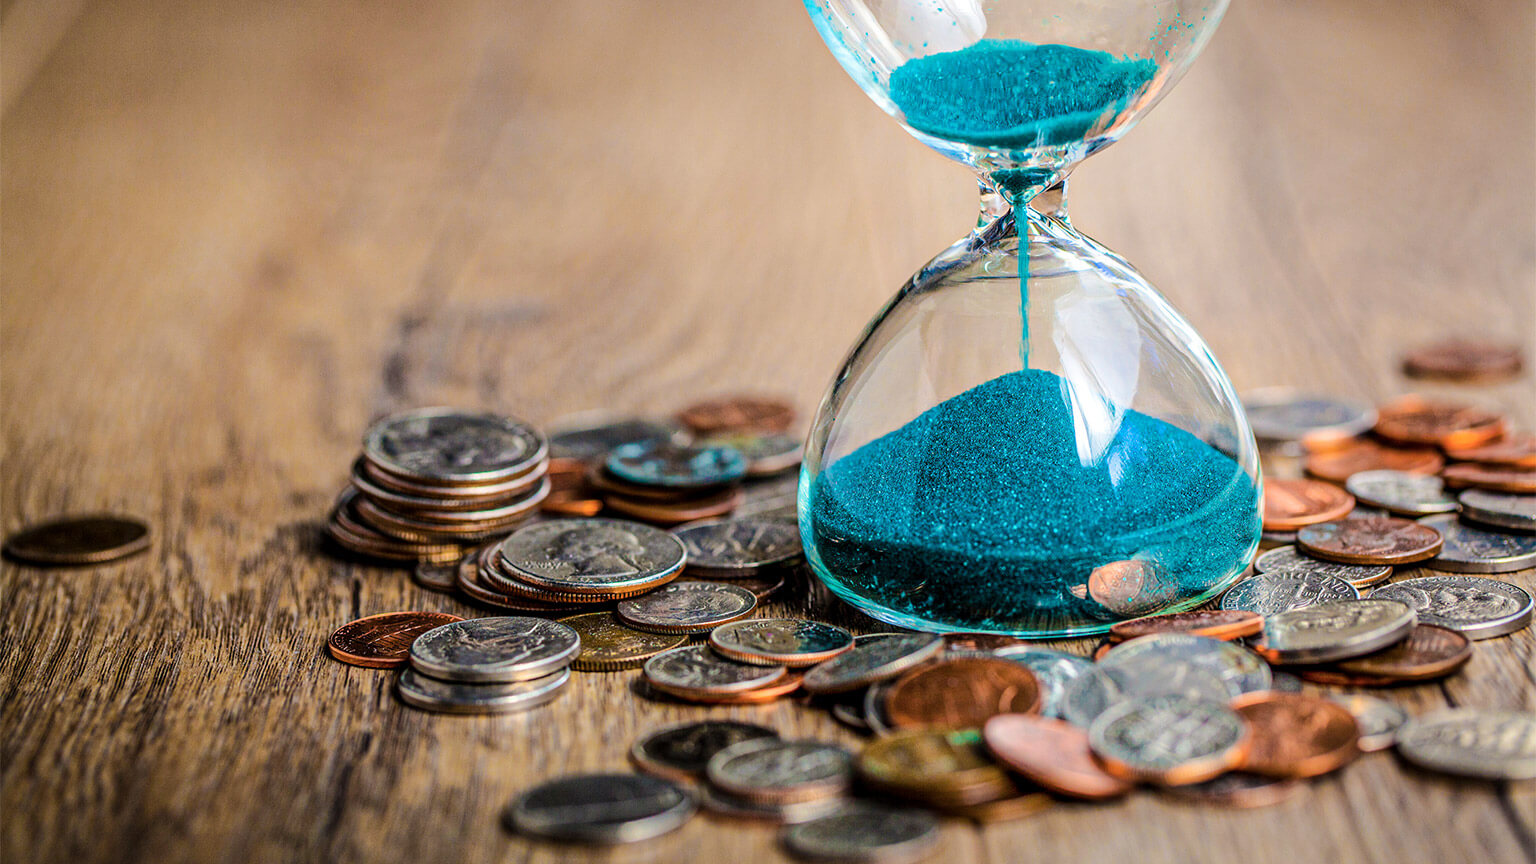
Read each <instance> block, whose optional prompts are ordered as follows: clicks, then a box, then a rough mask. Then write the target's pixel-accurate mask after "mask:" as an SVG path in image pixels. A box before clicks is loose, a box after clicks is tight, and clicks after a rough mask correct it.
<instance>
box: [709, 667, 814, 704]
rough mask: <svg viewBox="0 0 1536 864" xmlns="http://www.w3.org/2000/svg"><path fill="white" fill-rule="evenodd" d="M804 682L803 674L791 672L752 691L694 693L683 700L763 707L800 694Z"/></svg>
mask: <svg viewBox="0 0 1536 864" xmlns="http://www.w3.org/2000/svg"><path fill="white" fill-rule="evenodd" d="M804 680H805V676H804V675H803V674H802V673H800V672H799V671H795V670H790V671H789V672H787V673H786V674H785V675H784V677H783V678H780V679H779V680H777V681H774V682H771V683H769V684H764V685H763V686H761V687H753V688H752V689H751V690H740V691H737V692H734V693H693V694H690V695H688V696H686V697H683V698H686V699H687V700H688V701H690V702H701V703H704V704H706V705H762V704H765V703H768V702H776V701H778V700H779V699H782V698H784V697H785V696H788V695H790V694H791V693H796V692H798V691H799V690H800V685H801V683H802V682H803V681H804Z"/></svg>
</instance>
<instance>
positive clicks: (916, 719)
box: [885, 657, 1040, 729]
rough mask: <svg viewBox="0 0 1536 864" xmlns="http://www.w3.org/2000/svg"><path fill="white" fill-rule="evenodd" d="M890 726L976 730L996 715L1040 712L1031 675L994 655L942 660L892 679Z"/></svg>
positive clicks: (1037, 690)
mask: <svg viewBox="0 0 1536 864" xmlns="http://www.w3.org/2000/svg"><path fill="white" fill-rule="evenodd" d="M885 707H886V713H887V714H888V715H889V716H890V719H891V724H892V725H893V726H896V727H897V728H902V729H979V728H981V725H982V724H983V723H985V722H987V719H988V718H989V717H993V716H996V715H998V714H1033V713H1036V712H1038V711H1039V710H1040V683H1039V681H1038V680H1036V678H1035V673H1033V672H1031V671H1029V670H1028V669H1026V668H1024V667H1023V666H1021V665H1019V664H1017V663H1013V662H1011V661H1008V660H1004V659H1001V658H997V657H968V658H963V659H959V660H945V661H943V662H940V663H934V664H932V665H929V666H924V667H921V668H918V669H913V670H911V671H909V672H907V673H906V674H904V675H902V676H901V678H899V679H897V681H896V684H895V686H893V687H892V688H891V692H890V696H889V697H887V699H886V706H885Z"/></svg>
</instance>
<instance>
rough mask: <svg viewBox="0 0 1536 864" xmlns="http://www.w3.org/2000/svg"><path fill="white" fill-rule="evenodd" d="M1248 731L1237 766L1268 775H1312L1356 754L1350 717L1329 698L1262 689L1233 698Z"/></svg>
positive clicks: (1354, 726)
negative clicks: (1249, 737)
mask: <svg viewBox="0 0 1536 864" xmlns="http://www.w3.org/2000/svg"><path fill="white" fill-rule="evenodd" d="M1232 709H1233V710H1234V711H1236V712H1237V713H1238V714H1239V715H1240V716H1241V717H1242V718H1243V719H1244V720H1245V721H1247V722H1248V728H1249V729H1250V730H1251V731H1252V733H1253V739H1252V744H1251V745H1250V746H1249V748H1248V754H1247V755H1246V756H1244V757H1243V762H1242V764H1241V766H1240V767H1241V768H1242V770H1244V771H1249V772H1252V773H1254V774H1263V775H1265V776H1267V777H1317V776H1319V775H1321V774H1327V773H1328V772H1330V771H1336V770H1338V769H1339V768H1342V767H1344V766H1345V765H1346V764H1348V763H1349V761H1350V760H1351V759H1354V758H1355V756H1357V755H1358V754H1359V753H1360V749H1359V747H1358V746H1357V744H1358V741H1359V739H1360V727H1359V725H1358V724H1356V722H1355V715H1353V714H1351V713H1349V709H1348V708H1345V707H1344V706H1343V705H1340V704H1339V703H1337V702H1334V701H1333V700H1331V699H1325V698H1323V697H1321V696H1313V695H1310V694H1307V693H1278V692H1275V691H1273V690H1261V691H1259V692H1257V693H1244V694H1243V695H1242V696H1239V697H1237V698H1236V699H1234V700H1232Z"/></svg>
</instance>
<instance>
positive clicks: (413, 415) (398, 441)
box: [363, 408, 548, 486]
mask: <svg viewBox="0 0 1536 864" xmlns="http://www.w3.org/2000/svg"><path fill="white" fill-rule="evenodd" d="M363 455H364V456H365V457H366V458H367V459H368V461H369V462H372V463H373V464H374V465H376V466H378V467H379V468H381V469H383V470H385V471H388V472H390V473H391V474H396V475H399V476H403V477H409V478H414V479H417V480H420V481H423V482H427V483H435V484H440V485H446V486H451V485H460V484H475V483H491V482H496V481H498V480H505V479H508V478H510V477H515V476H517V475H519V474H522V473H524V472H527V471H530V470H533V469H534V468H535V466H537V465H538V464H539V463H540V462H542V461H543V460H544V459H545V457H546V456H547V455H548V445H547V444H546V443H545V441H544V437H543V436H542V435H540V434H539V433H538V432H537V431H536V430H535V429H534V428H533V427H531V426H529V425H527V424H526V423H522V422H521V421H518V420H514V419H512V418H510V417H502V416H499V415H496V414H476V413H470V412H464V411H456V410H454V409H451V408H423V409H419V410H415V411H406V412H403V413H400V414H394V415H391V416H389V417H385V418H384V419H383V420H380V421H379V422H378V423H375V424H374V425H373V426H372V427H371V428H370V429H369V430H368V432H367V434H365V435H364V436H363Z"/></svg>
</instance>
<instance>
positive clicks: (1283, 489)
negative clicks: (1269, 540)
mask: <svg viewBox="0 0 1536 864" xmlns="http://www.w3.org/2000/svg"><path fill="white" fill-rule="evenodd" d="M1354 508H1355V499H1354V496H1352V495H1350V494H1349V493H1348V492H1345V491H1344V490H1343V489H1340V488H1339V487H1337V486H1333V485H1331V484H1328V483H1323V482H1321V481H1318V480H1270V479H1266V481H1265V483H1264V530H1265V531H1295V530H1297V529H1299V528H1301V527H1302V526H1303V525H1312V524H1314V523H1317V522H1328V521H1330V520H1333V519H1338V518H1339V517H1341V516H1343V515H1345V514H1346V513H1348V512H1349V511H1351V510H1353V509H1354Z"/></svg>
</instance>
